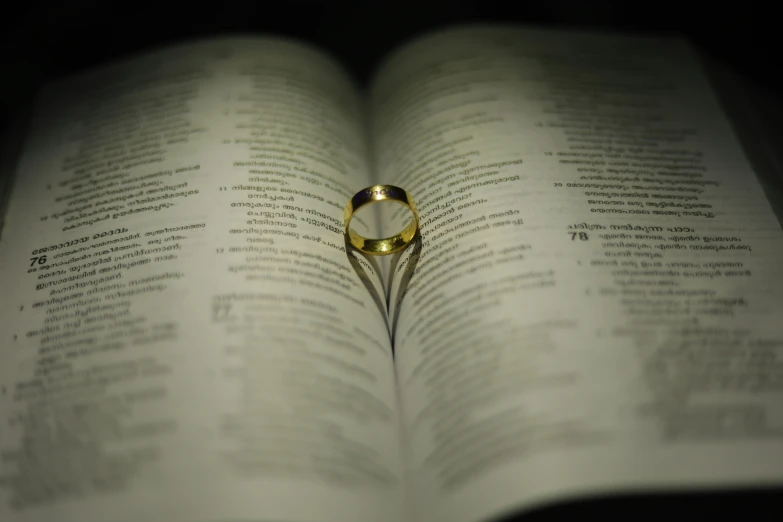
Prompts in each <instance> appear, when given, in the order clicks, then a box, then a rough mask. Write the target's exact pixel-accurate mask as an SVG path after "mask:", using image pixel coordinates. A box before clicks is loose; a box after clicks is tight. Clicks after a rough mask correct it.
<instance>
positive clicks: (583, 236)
mask: <svg viewBox="0 0 783 522" xmlns="http://www.w3.org/2000/svg"><path fill="white" fill-rule="evenodd" d="M569 234H571V241H576V240H577V239H578V240H579V241H587V240H588V237H587V232H569Z"/></svg>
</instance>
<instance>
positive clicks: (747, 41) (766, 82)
mask: <svg viewBox="0 0 783 522" xmlns="http://www.w3.org/2000/svg"><path fill="white" fill-rule="evenodd" d="M197 2H198V0H193V2H191V3H172V2H163V1H161V2H157V3H149V4H139V3H130V2H113V1H111V0H108V1H103V2H90V1H73V2H69V3H67V4H64V3H54V2H40V1H27V2H18V3H14V4H11V5H6V6H4V7H2V8H0V60H2V63H1V64H0V65H2V73H0V136H2V135H5V136H6V138H5V139H8V136H9V135H10V136H12V137H13V136H17V137H19V135H21V134H22V133H23V129H22V128H17V125H18V121H19V120H17V119H14V117H15V116H18V113H19V109H20V108H24V107H26V106H27V105H28V104H29V101H30V99H31V97H32V96H33V94H34V93H35V91H36V89H37V88H38V87H39V86H40V85H42V84H43V83H45V82H47V81H49V80H50V79H52V78H56V77H58V76H63V75H67V74H69V73H73V72H76V71H78V70H81V69H84V68H88V67H91V66H95V65H99V64H101V63H103V62H107V61H110V60H112V59H115V58H117V57H120V56H123V55H128V54H131V53H136V52H139V51H143V50H146V49H150V48H153V47H157V46H160V45H164V44H166V43H171V42H175V41H179V40H183V39H187V38H191V37H196V36H206V35H213V34H216V33H237V32H242V33H277V34H283V35H287V36H293V37H296V38H299V39H303V40H306V41H309V42H311V43H313V44H315V45H317V46H319V47H321V48H324V49H326V50H328V51H330V52H331V53H332V54H333V55H335V56H337V57H338V58H340V59H341V60H342V62H343V63H344V64H345V65H346V66H347V67H348V69H349V70H350V71H351V72H352V73H353V74H354V76H355V77H356V79H357V80H358V81H360V82H365V81H366V80H367V79H368V78H369V77H370V75H371V74H372V72H373V70H374V68H375V65H376V64H377V63H378V62H379V61H380V59H381V58H382V57H383V55H384V54H386V53H387V52H389V51H390V50H391V49H393V48H395V47H396V46H398V45H400V44H401V43H403V42H404V41H406V40H408V39H410V38H412V37H414V36H416V35H418V34H421V33H423V32H425V31H429V30H433V29H436V28H438V27H443V26H447V25H452V24H458V23H466V22H479V21H481V22H492V21H497V22H506V23H509V22H510V23H523V24H528V25H535V26H545V27H553V28H561V29H564V28H569V27H571V28H590V29H598V30H606V31H621V32H645V33H663V34H673V35H681V36H684V37H686V38H687V39H689V40H690V41H691V42H692V43H693V45H694V46H695V47H696V48H697V49H699V50H700V51H702V52H703V53H704V54H706V55H707V56H708V57H710V58H712V59H713V60H714V61H716V62H718V63H719V64H722V65H724V66H726V67H727V68H728V69H729V70H730V71H733V73H735V74H736V76H737V77H739V78H741V79H742V80H743V81H744V82H747V83H749V84H750V85H752V86H754V89H756V90H755V92H756V93H758V95H759V96H758V97H763V98H764V99H765V102H764V103H765V104H766V105H765V107H770V105H769V104H770V103H771V104H772V105H771V106H772V107H774V110H772V109H770V110H768V111H765V112H766V114H767V115H768V118H767V120H768V121H770V122H774V123H775V124H776V126H775V127H774V129H773V131H771V132H770V136H772V135H774V134H778V133H779V131H780V130H781V129H783V125H781V124H780V120H781V119H783V118H777V117H776V116H774V115H775V114H776V111H780V108H781V100H782V99H783V98H782V97H781V93H782V92H783V75H781V74H780V73H779V69H780V68H781V66H783V58H782V55H781V53H780V49H779V48H781V47H783V46H781V45H780V43H779V41H780V40H781V38H783V34H781V33H783V28H782V27H781V24H780V22H779V18H778V16H777V4H776V3H773V2H770V3H765V4H762V3H760V2H759V3H754V2H727V3H723V4H719V3H717V2H708V3H703V4H702V3H696V2H670V1H667V2H633V1H629V2H621V1H583V2H577V1H566V0H555V1H552V0H540V1H538V2H500V1H475V0H474V1H465V0H452V1H442V0H441V1H438V0H418V1H407V0H406V1H397V2H392V1H388V0H378V1H368V2H360V1H355V0H354V1H348V0H339V1H338V0H332V1H327V0H322V1H312V0H310V1H306V0H299V1H296V0H277V1H274V2H250V1H230V2H209V3H197ZM781 114H783V112H781ZM770 115H771V116H770ZM780 135H781V136H783V133H781V134H780ZM781 143H783V141H781ZM0 160H2V158H0ZM0 181H2V180H1V179H0ZM1 186H2V184H1V183H0V187H1ZM773 458H774V456H773ZM781 466H783V463H781ZM781 506H783V502H782V501H781V490H780V489H778V490H756V491H755V492H716V491H712V492H706V493H702V494H693V495H677V496H672V495H663V494H657V495H653V496H648V495H635V496H631V497H623V498H621V499H611V500H608V501H607V500H606V499H594V500H593V499H591V500H585V501H584V502H574V503H569V504H567V505H563V506H558V507H555V508H552V509H543V510H540V511H539V512H538V515H539V517H533V518H534V519H539V520H540V519H546V520H550V519H556V520H561V519H562V520H591V519H593V518H595V519H596V520H599V519H602V520H628V519H629V518H631V517H632V518H636V517H637V516H638V517H641V518H642V519H652V520H660V519H670V520H706V519H707V518H708V517H709V519H710V520H729V519H730V520H740V519H741V520H776V521H777V520H780V518H779V517H780V516H781V513H782V512H783V508H781ZM647 515H649V516H647ZM526 520H527V518H526Z"/></svg>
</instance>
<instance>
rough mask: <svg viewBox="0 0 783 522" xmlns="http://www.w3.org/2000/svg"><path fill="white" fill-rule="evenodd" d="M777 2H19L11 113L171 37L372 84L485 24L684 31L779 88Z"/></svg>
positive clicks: (11, 39) (5, 104) (11, 20)
mask: <svg viewBox="0 0 783 522" xmlns="http://www.w3.org/2000/svg"><path fill="white" fill-rule="evenodd" d="M776 7H777V6H776V3H775V2H769V3H766V4H762V3H760V2H759V3H754V2H726V3H718V2H706V3H701V2H699V3H696V2H687V1H682V2H671V1H665V2H634V1H626V2H622V1H589V0H587V1H582V2H577V1H573V0H570V1H566V0H539V1H537V2H519V1H518V2H501V1H494V0H485V1H476V0H473V1H466V0H452V1H444V0H417V1H409V0H401V1H395V2H393V1H389V0H377V1H372V0H370V1H367V2H361V1H357V0H352V1H351V0H331V1H329V0H321V1H314V0H276V1H269V2H250V1H228V2H214V1H213V2H206V3H198V0H193V1H192V2H190V3H174V2H165V1H161V2H156V3H148V4H143V3H141V4H140V3H135V2H116V1H110V0H109V1H102V2H95V1H92V2H91V1H84V0H81V1H72V2H68V3H55V2H41V1H26V2H17V3H11V4H10V5H8V4H7V5H6V6H4V7H3V8H0V58H1V59H2V65H3V69H2V71H3V72H2V75H0V78H2V79H1V80H0V99H2V109H3V110H4V111H7V110H8V109H9V107H12V106H13V105H14V104H15V103H17V102H18V100H19V99H20V98H24V97H25V96H26V95H27V94H28V93H29V92H30V91H31V90H34V89H35V87H36V86H37V85H39V84H40V83H41V82H43V81H46V80H47V79H48V78H51V77H56V76H60V75H64V74H68V73H71V72H74V71H77V70H79V69H82V68H85V67H89V66H93V65H96V64H100V63H101V62H106V61H108V60H112V59H113V58H116V57H118V56H122V55H126V54H128V53H133V52H138V51H142V50H145V49H149V48H152V47H155V46H159V45H163V44H165V43H168V42H173V41H177V40H182V39H186V38H189V37H194V36H201V35H210V34H215V33H229V32H256V33H269V32H273V33H279V34H285V35H289V36H294V37H297V38H302V39H305V40H308V41H310V42H312V43H314V44H316V45H318V46H320V47H323V48H326V49H328V50H329V51H331V52H332V53H333V54H335V55H337V56H338V57H340V58H341V59H342V61H343V62H344V63H345V64H346V65H347V66H348V68H349V69H350V70H351V71H353V73H354V74H355V75H356V77H357V79H359V80H365V79H366V78H367V77H368V76H369V75H370V74H371V73H372V70H373V66H374V64H376V63H377V62H378V61H379V59H380V58H381V57H382V56H383V55H384V54H385V53H386V52H388V51H389V50H390V49H392V48H393V47H395V46H397V45H399V44H400V43H402V42H404V41H405V40H407V39H409V38H411V37H412V36H414V35H417V34H420V33H422V32H424V31H427V30H432V29H435V28H437V27H441V26H445V25H449V24H454V23H462V22H475V21H502V22H512V23H525V24H530V25H540V26H548V27H559V28H568V27H582V28H584V27H587V28H593V29H600V30H609V31H624V32H639V31H641V32H657V33H669V34H680V35H684V36H686V37H687V38H689V39H690V40H691V41H692V42H693V43H694V44H695V45H696V47H698V48H700V49H701V50H703V51H705V52H706V53H707V54H709V55H710V56H712V57H713V58H715V59H717V60H719V61H721V62H723V63H725V64H727V65H728V66H730V68H732V69H733V70H735V71H736V72H737V73H739V74H740V75H742V76H743V77H744V78H746V79H748V80H750V81H752V82H754V83H756V84H758V85H760V86H761V87H763V88H764V89H768V90H771V91H774V92H776V93H780V92H781V90H783V79H782V77H781V75H780V74H779V73H778V69H779V66H780V65H781V62H782V61H783V60H781V55H780V51H779V49H778V48H779V47H783V46H781V45H780V44H779V41H780V39H781V34H780V33H781V27H780V21H779V18H778V16H777V8H776Z"/></svg>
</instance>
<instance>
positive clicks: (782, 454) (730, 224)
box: [372, 27, 783, 522]
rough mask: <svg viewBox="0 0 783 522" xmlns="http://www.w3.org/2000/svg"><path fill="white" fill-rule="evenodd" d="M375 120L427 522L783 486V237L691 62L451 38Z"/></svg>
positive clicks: (677, 56)
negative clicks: (399, 238) (401, 275)
mask: <svg viewBox="0 0 783 522" xmlns="http://www.w3.org/2000/svg"><path fill="white" fill-rule="evenodd" d="M372 107H373V124H374V131H375V147H376V151H375V153H376V156H377V158H378V165H377V171H378V173H379V177H380V179H383V180H388V182H389V183H394V184H396V185H399V186H402V187H405V188H406V189H407V190H408V191H410V192H411V193H412V194H413V197H414V198H415V199H416V201H417V204H418V207H419V210H420V215H421V222H422V234H423V250H422V255H421V258H420V260H419V264H418V266H417V272H416V274H415V275H414V276H413V278H412V280H411V284H410V287H409V290H408V294H407V295H406V296H405V298H404V300H403V302H402V305H401V306H402V308H401V313H400V319H399V325H398V330H397V332H396V338H395V350H396V358H397V360H396V362H397V373H398V382H399V387H400V389H401V391H400V395H401V408H402V411H403V416H404V424H405V428H406V437H407V439H408V440H409V441H410V444H411V452H412V464H411V466H412V471H411V473H412V475H413V477H414V482H413V484H412V487H411V490H412V491H413V492H415V495H416V502H415V511H416V513H417V515H418V520H449V521H452V522H475V521H478V520H485V519H486V517H489V516H493V515H495V516H497V515H500V514H502V513H505V512H508V511H511V510H515V509H520V508H530V507H532V506H534V505H539V504H540V503H542V502H546V501H551V500H553V499H562V498H564V497H565V496H569V495H570V496H576V495H583V494H589V493H597V492H615V491H631V490H639V489H645V488H647V489H649V488H654V489H659V488H680V489H681V488H688V487H692V488H700V487H710V486H721V485H724V486H725V485H762V484H772V483H777V484H779V483H781V481H783V466H781V462H783V395H782V394H781V392H783V322H782V321H781V318H783V289H781V285H782V284H783V264H781V262H780V260H781V259H783V234H782V233H781V229H780V225H779V224H778V222H777V220H776V218H775V216H774V215H773V213H772V211H771V210H770V206H769V204H768V203H767V201H766V199H765V197H764V195H763V193H762V191H761V189H760V187H759V184H758V182H757V180H756V178H755V176H754V173H753V172H752V171H751V169H750V167H749V165H748V162H747V161H746V158H745V157H744V156H743V153H742V151H741V149H740V147H739V145H738V143H737V140H736V138H735V136H734V135H733V133H732V130H731V129H730V127H729V125H728V123H727V120H726V119H725V118H724V115H723V114H722V113H721V111H720V109H719V107H718V105H717V102H716V100H715V98H714V96H713V94H712V91H711V89H710V86H709V85H708V84H707V82H706V80H705V79H704V77H703V76H702V73H701V72H700V69H699V66H698V64H697V62H696V60H695V58H694V56H693V55H692V53H691V51H690V50H689V49H688V48H687V47H686V46H685V45H684V44H682V43H680V42H678V41H673V40H668V39H655V38H627V37H626V38H621V37H614V36H606V35H586V34H579V33H553V32H546V31H541V30H519V29H512V28H505V27H494V28H493V27H487V28H472V29H460V30H452V31H449V32H443V33H441V34H438V35H434V36H428V37H425V38H423V39H421V40H419V41H417V42H414V43H412V44H411V45H410V46H409V47H407V48H405V49H403V50H402V51H401V52H399V53H397V54H396V55H393V56H392V57H391V58H390V59H389V60H388V62H387V63H386V64H385V66H384V67H383V68H382V69H381V70H380V73H379V75H378V76H377V78H376V82H375V83H374V89H373V92H372ZM403 215H404V213H402V212H398V213H397V214H396V216H397V219H398V221H399V220H400V219H402V216H403ZM395 226H397V227H399V226H400V225H399V222H397V223H392V224H391V225H390V229H391V227H395Z"/></svg>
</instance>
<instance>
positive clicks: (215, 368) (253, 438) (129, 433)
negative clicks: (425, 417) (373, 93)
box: [0, 39, 405, 522]
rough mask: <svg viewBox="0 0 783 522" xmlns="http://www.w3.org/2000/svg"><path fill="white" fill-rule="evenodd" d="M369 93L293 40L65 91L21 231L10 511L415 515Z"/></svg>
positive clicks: (242, 44) (43, 135)
mask: <svg viewBox="0 0 783 522" xmlns="http://www.w3.org/2000/svg"><path fill="white" fill-rule="evenodd" d="M360 106H361V103H360V100H359V98H358V97H357V94H356V91H355V88H354V86H353V85H352V84H351V83H350V82H349V80H348V79H347V77H346V75H345V74H344V73H343V72H342V71H341V70H340V68H339V67H337V66H336V65H335V64H334V63H333V61H332V60H331V59H330V58H328V57H326V56H323V55H321V54H319V53H317V52H315V51H313V50H311V49H309V48H307V47H305V46H302V45H300V44H296V43H292V42H287V41H281V40H272V39H255V40H251V39H225V40H214V41H204V42H200V43H195V44H190V45H186V46H180V47H177V48H172V49H169V50H164V51H160V52H155V53H152V54H148V55H145V56H143V57H139V58H134V59H131V60H129V61H127V62H124V63H122V64H119V65H112V66H109V67H105V68H103V69H100V70H97V71H94V72H90V73H86V74H83V75H81V76H78V77H76V78H73V79H70V80H68V81H66V82H64V83H60V84H57V85H54V86H53V87H51V88H50V89H49V90H48V91H47V92H45V93H44V95H43V97H42V98H41V100H40V102H39V103H38V105H37V117H36V119H35V121H34V124H33V127H32V132H31V135H30V137H29V139H28V141H27V143H26V147H25V152H24V155H23V159H22V161H21V164H20V166H19V170H18V176H17V181H16V187H15V190H14V193H13V196H12V199H11V204H10V209H9V213H8V216H7V220H6V224H5V230H4V232H3V238H2V244H0V266H2V267H3V273H2V276H0V277H1V278H2V279H0V288H2V294H3V300H2V310H1V311H0V332H2V336H3V340H2V342H1V343H0V345H2V348H3V350H2V353H0V418H2V422H3V426H4V427H3V429H2V430H0V448H2V460H0V520H3V521H4V522H42V521H50V520H58V521H61V522H105V521H107V520H112V521H115V522H120V521H128V522H131V521H132V522H137V521H140V520H143V521H149V522H154V521H166V522H172V521H182V522H185V521H187V522H193V521H204V522H209V521H216V522H217V521H226V520H262V519H263V520H291V521H298V522H299V521H319V522H320V521H335V522H336V521H341V522H343V521H352V520H353V521H357V522H365V521H367V520H388V521H398V520H400V519H402V518H404V515H403V514H402V513H403V509H404V506H405V503H404V501H403V500H404V499H403V496H402V491H403V490H404V488H403V487H402V482H401V480H402V473H401V466H400V461H401V459H400V456H399V444H400V443H399V438H398V432H399V430H398V427H399V421H398V414H397V406H396V394H395V388H394V372H393V366H392V358H391V346H390V342H389V336H388V331H387V329H386V324H385V321H384V319H383V317H382V316H381V315H380V314H379V313H378V309H377V308H376V306H375V304H374V303H373V302H372V300H371V299H370V296H369V294H368V292H367V291H366V290H365V288H364V287H363V286H361V283H360V281H359V280H358V278H357V276H356V274H355V273H354V271H353V269H352V267H351V265H350V263H349V262H348V260H347V258H346V255H345V252H344V247H343V240H342V227H341V220H342V205H343V204H344V202H345V201H346V200H347V198H348V197H350V196H351V195H352V194H353V192H354V191H355V190H356V189H357V188H360V187H364V186H367V185H370V184H371V182H370V179H369V169H368V160H367V154H366V153H367V147H366V144H365V136H366V132H365V129H364V127H363V124H362V122H363V121H364V120H363V115H362V114H361V112H360ZM368 225H369V224H368V223H367V222H364V221H362V220H354V226H355V227H356V228H357V230H359V231H360V232H362V233H365V234H368V233H369V230H370V229H369V228H368Z"/></svg>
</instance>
